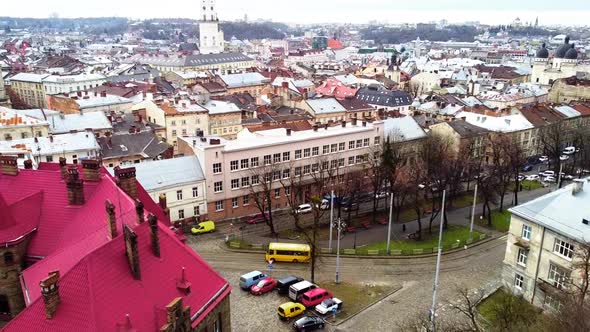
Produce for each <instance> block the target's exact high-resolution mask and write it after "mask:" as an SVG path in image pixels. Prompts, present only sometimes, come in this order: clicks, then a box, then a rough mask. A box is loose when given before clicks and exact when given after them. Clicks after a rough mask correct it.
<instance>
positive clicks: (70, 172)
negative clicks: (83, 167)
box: [66, 165, 84, 205]
mask: <svg viewBox="0 0 590 332" xmlns="http://www.w3.org/2000/svg"><path fill="white" fill-rule="evenodd" d="M66 186H67V188H68V203H69V204H70V205H83V204H84V180H82V179H80V177H79V175H78V167H77V166H76V165H70V166H68V167H67V174H66Z"/></svg>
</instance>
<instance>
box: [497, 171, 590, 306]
mask: <svg viewBox="0 0 590 332" xmlns="http://www.w3.org/2000/svg"><path fill="white" fill-rule="evenodd" d="M588 206H590V184H588V181H587V180H584V179H576V180H574V183H573V184H571V185H568V186H567V187H565V188H562V189H559V190H556V191H554V192H551V193H549V194H547V195H545V196H542V197H539V198H537V199H535V200H532V201H530V202H527V203H525V204H522V205H519V206H516V207H513V208H511V209H510V210H509V211H510V213H511V214H512V218H511V221H510V230H509V233H508V244H507V247H506V256H505V258H504V268H503V272H502V280H503V283H504V285H505V286H506V287H507V288H509V289H511V290H512V291H513V292H515V293H517V294H522V296H523V297H524V298H525V299H526V300H527V301H530V302H531V303H533V304H535V305H537V306H540V307H541V306H545V307H549V308H558V307H559V306H560V303H559V300H558V299H557V298H558V296H556V295H559V294H560V292H562V291H563V290H565V289H568V288H570V287H572V284H577V283H579V282H580V277H581V274H580V271H576V270H574V269H573V266H574V264H575V263H576V260H578V259H580V257H579V256H578V254H577V253H578V251H579V249H580V246H581V245H588V241H589V239H590V210H589V209H588V208H587V207H588Z"/></svg>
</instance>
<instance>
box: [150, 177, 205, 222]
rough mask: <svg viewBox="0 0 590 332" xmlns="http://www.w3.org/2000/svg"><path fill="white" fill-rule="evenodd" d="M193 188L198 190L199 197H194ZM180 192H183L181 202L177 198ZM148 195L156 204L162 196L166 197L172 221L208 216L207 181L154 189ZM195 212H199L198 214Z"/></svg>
mask: <svg viewBox="0 0 590 332" xmlns="http://www.w3.org/2000/svg"><path fill="white" fill-rule="evenodd" d="M193 188H197V196H193ZM178 191H181V192H182V199H180V200H179V199H178V198H177V197H178V195H177V192H178ZM148 193H149V195H150V197H151V198H152V199H153V200H154V202H156V203H157V202H158V201H159V197H160V194H164V195H166V205H167V207H168V209H169V210H170V220H171V221H176V220H181V219H185V218H190V217H196V216H200V215H206V214H207V201H206V198H207V196H206V192H205V181H199V182H196V183H192V184H186V185H182V186H175V187H171V188H162V189H154V190H150V191H149V192H148ZM195 207H198V211H196V209H195ZM180 210H182V211H183V213H184V217H182V216H181V215H180V214H179V211H180ZM195 212H198V214H197V213H195Z"/></svg>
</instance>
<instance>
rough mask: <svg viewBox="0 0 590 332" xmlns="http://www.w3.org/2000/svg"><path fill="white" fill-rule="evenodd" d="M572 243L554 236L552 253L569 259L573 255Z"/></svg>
mask: <svg viewBox="0 0 590 332" xmlns="http://www.w3.org/2000/svg"><path fill="white" fill-rule="evenodd" d="M574 249H575V247H574V245H573V243H570V242H567V241H564V240H562V239H560V238H555V244H554V245H553V253H554V254H556V255H557V256H559V257H562V258H564V259H566V260H569V261H571V260H572V258H573V257H574Z"/></svg>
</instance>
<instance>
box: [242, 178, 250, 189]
mask: <svg viewBox="0 0 590 332" xmlns="http://www.w3.org/2000/svg"><path fill="white" fill-rule="evenodd" d="M249 185H250V178H249V177H247V176H246V177H243V178H242V187H248V186H249Z"/></svg>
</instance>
